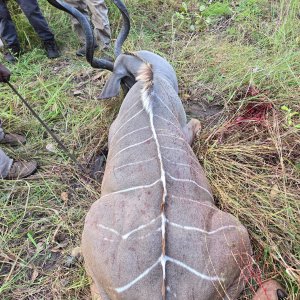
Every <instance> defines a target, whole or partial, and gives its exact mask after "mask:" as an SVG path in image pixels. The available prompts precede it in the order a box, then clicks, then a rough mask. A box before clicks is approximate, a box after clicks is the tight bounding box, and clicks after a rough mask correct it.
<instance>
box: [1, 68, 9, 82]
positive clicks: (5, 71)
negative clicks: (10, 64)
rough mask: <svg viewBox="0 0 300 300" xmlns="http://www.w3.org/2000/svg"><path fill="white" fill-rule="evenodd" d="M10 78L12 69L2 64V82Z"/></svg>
mask: <svg viewBox="0 0 300 300" xmlns="http://www.w3.org/2000/svg"><path fill="white" fill-rule="evenodd" d="M9 78H10V71H9V70H8V69H7V68H5V67H4V66H3V65H1V64H0V82H7V81H9Z"/></svg>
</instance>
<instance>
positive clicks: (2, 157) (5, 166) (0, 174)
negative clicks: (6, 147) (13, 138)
mask: <svg viewBox="0 0 300 300" xmlns="http://www.w3.org/2000/svg"><path fill="white" fill-rule="evenodd" d="M3 138H4V133H3V130H2V128H1V125H0V141H1V140H2V139H3ZM12 163H13V160H12V159H11V158H9V157H8V156H7V155H6V154H5V153H4V152H3V151H2V149H1V148H0V179H2V178H5V177H6V176H7V175H8V172H9V170H10V168H11V165H12Z"/></svg>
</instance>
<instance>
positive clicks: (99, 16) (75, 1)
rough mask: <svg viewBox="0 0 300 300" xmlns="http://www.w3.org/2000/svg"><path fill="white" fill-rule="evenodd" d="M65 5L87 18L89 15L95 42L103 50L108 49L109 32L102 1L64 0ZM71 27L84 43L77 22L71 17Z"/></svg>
mask: <svg viewBox="0 0 300 300" xmlns="http://www.w3.org/2000/svg"><path fill="white" fill-rule="evenodd" d="M65 2H66V3H68V4H70V5H72V6H73V7H75V8H77V9H78V10H79V11H80V12H81V13H83V14H84V15H86V16H87V17H89V12H88V11H90V13H91V21H92V24H93V26H94V34H95V38H96V42H98V43H99V42H100V43H101V44H102V46H103V48H108V47H109V44H110V38H111V32H110V26H109V20H108V15H107V12H108V9H107V7H106V5H105V3H104V0H65ZM72 26H73V29H74V31H75V32H76V33H77V34H78V36H79V39H80V41H81V42H82V43H83V44H84V43H85V35H84V31H83V30H82V28H81V26H80V24H79V23H78V21H77V20H76V19H75V18H73V17H72Z"/></svg>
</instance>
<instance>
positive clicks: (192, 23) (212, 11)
mask: <svg viewBox="0 0 300 300" xmlns="http://www.w3.org/2000/svg"><path fill="white" fill-rule="evenodd" d="M187 3H188V2H182V3H181V6H180V8H179V10H178V11H177V12H175V14H174V16H175V17H176V18H177V19H179V20H181V21H182V22H181V23H180V25H179V27H181V26H182V25H183V24H184V23H185V25H188V27H189V30H190V31H199V30H201V29H203V27H207V26H209V25H210V24H213V23H215V22H217V21H218V20H219V19H220V18H221V17H226V16H230V15H231V14H232V10H231V8H230V6H229V3H227V2H221V1H220V2H219V1H217V2H215V3H210V2H208V1H205V2H200V3H199V5H198V7H193V8H190V7H189V6H188V4H187Z"/></svg>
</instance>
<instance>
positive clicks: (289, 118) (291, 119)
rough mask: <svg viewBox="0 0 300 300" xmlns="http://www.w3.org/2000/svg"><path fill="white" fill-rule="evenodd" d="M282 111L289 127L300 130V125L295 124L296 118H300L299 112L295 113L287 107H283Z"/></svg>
mask: <svg viewBox="0 0 300 300" xmlns="http://www.w3.org/2000/svg"><path fill="white" fill-rule="evenodd" d="M281 110H283V111H284V112H285V115H286V122H287V125H288V126H289V127H295V128H297V129H300V123H298V124H295V122H294V117H295V116H300V114H299V112H297V111H293V110H292V109H291V108H289V107H288V106H286V105H282V106H281Z"/></svg>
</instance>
